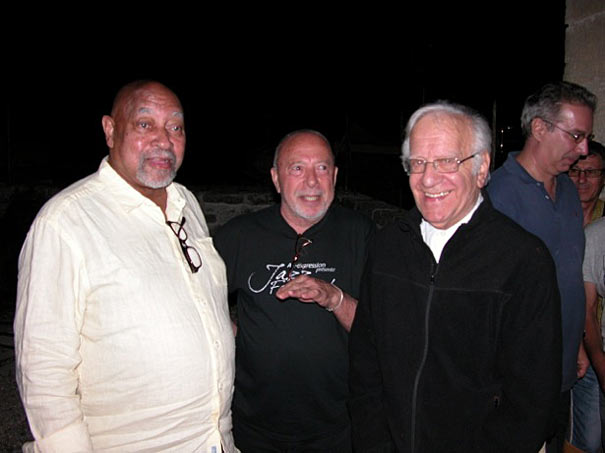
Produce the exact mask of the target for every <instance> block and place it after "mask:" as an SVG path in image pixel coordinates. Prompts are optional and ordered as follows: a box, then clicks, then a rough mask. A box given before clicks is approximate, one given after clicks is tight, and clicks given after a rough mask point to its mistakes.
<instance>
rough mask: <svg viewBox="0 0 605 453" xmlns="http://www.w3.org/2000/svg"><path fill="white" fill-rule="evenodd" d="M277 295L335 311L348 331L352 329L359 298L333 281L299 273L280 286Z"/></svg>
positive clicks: (280, 297) (339, 320) (335, 314)
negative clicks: (329, 281) (346, 291)
mask: <svg viewBox="0 0 605 453" xmlns="http://www.w3.org/2000/svg"><path fill="white" fill-rule="evenodd" d="M275 296H276V297H277V298H278V299H281V300H284V299H288V298H290V297H292V298H294V299H298V300H299V301H301V302H304V303H316V304H317V305H320V306H322V307H324V308H325V309H326V310H329V311H331V312H333V314H334V316H336V319H337V320H338V322H339V323H340V324H341V325H342V326H343V327H344V328H345V330H346V331H347V332H348V331H349V330H351V324H353V318H355V311H356V310H357V299H355V298H353V297H352V296H350V295H349V294H347V293H345V292H344V291H343V290H342V289H340V288H338V287H337V286H334V285H332V284H331V283H328V282H324V281H323V280H319V279H317V278H313V277H309V276H308V275H299V276H298V277H296V278H295V279H294V280H291V281H289V282H288V283H286V284H285V285H284V286H282V287H281V288H279V289H278V290H277V292H276V293H275Z"/></svg>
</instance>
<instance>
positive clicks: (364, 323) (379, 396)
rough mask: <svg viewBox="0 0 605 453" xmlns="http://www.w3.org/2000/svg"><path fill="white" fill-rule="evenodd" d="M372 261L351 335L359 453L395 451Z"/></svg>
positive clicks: (354, 424)
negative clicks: (386, 403)
mask: <svg viewBox="0 0 605 453" xmlns="http://www.w3.org/2000/svg"><path fill="white" fill-rule="evenodd" d="M371 268H372V265H371V260H370V261H369V262H368V264H367V266H366V269H365V271H364V272H365V273H364V275H363V277H362V285H361V296H360V303H359V305H358V307H357V313H356V315H355V320H354V322H353V325H352V328H351V333H350V334H349V364H350V366H349V386H350V391H351V395H350V398H349V402H348V406H349V414H350V416H351V431H352V441H353V448H354V450H355V451H359V452H367V453H370V452H371V453H383V452H384V453H386V452H392V451H395V446H394V444H393V440H392V438H391V432H390V430H389V426H388V422H387V417H386V413H385V408H384V405H383V383H382V372H381V370H380V366H379V359H378V353H377V349H376V335H375V330H376V329H375V325H376V321H375V320H374V316H373V312H372V304H373V303H375V302H376V301H374V300H373V299H372V290H371V287H372V279H371V275H372V273H371Z"/></svg>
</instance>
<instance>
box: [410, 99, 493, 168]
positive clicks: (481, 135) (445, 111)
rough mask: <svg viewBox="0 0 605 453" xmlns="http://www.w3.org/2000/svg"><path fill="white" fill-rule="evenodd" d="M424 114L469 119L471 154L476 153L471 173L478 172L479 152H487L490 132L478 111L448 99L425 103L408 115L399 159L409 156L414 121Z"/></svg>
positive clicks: (490, 137) (489, 144)
mask: <svg viewBox="0 0 605 453" xmlns="http://www.w3.org/2000/svg"><path fill="white" fill-rule="evenodd" d="M426 115H446V116H451V117H462V118H463V119H465V120H468V121H470V126H471V131H472V134H473V138H474V140H473V144H472V149H471V154H476V156H475V157H474V158H473V174H474V175H476V174H477V173H478V172H479V168H480V166H481V161H482V159H481V153H489V152H490V150H491V145H492V132H491V129H490V127H489V125H488V124H487V121H486V120H485V118H483V116H481V115H480V114H479V113H478V112H476V111H475V110H473V109H471V108H470V107H467V106H464V105H460V104H453V103H450V102H448V101H437V102H435V103H432V104H427V105H425V106H423V107H421V108H419V109H418V110H416V111H415V112H414V113H412V116H410V119H409V120H408V123H407V125H406V127H405V140H404V141H403V145H402V147H401V161H402V162H403V161H405V160H406V159H408V158H409V157H410V136H411V135H412V130H413V129H414V127H415V126H416V123H418V121H419V120H420V119H421V118H423V117H424V116H426Z"/></svg>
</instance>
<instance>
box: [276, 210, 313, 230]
mask: <svg viewBox="0 0 605 453" xmlns="http://www.w3.org/2000/svg"><path fill="white" fill-rule="evenodd" d="M280 213H281V216H282V217H283V219H284V220H285V221H286V223H287V224H288V225H289V226H290V228H292V229H293V230H294V231H296V234H303V233H304V232H305V231H307V230H308V229H309V228H311V227H312V226H313V225H315V224H316V223H317V222H319V220H321V219H318V220H315V221H313V220H309V219H305V218H302V217H296V216H291V215H289V212H288V211H287V209H285V208H284V205H283V204H282V206H281V209H280Z"/></svg>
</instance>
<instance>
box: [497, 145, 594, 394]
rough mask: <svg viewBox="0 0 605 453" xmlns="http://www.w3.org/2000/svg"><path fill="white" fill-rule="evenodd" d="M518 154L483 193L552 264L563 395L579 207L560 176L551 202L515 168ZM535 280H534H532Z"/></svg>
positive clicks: (576, 289)
mask: <svg viewBox="0 0 605 453" xmlns="http://www.w3.org/2000/svg"><path fill="white" fill-rule="evenodd" d="M518 154H519V153H510V154H509V155H508V158H507V160H506V162H504V165H502V167H500V168H499V169H498V170H496V171H495V172H494V174H493V175H492V179H491V182H490V183H489V185H488V187H487V191H488V193H489V196H490V199H491V201H492V203H493V205H494V207H495V208H496V209H498V210H499V211H500V212H502V213H504V214H506V215H507V216H508V217H510V218H511V219H513V220H514V221H515V222H517V223H518V224H519V225H521V226H522V227H523V228H525V229H526V230H527V231H529V232H530V233H533V234H535V235H536V236H538V237H539V238H540V239H542V241H543V242H544V243H545V244H546V246H547V247H548V250H549V251H550V253H551V255H552V257H553V259H554V261H555V265H556V268H557V280H558V283H559V292H560V293H561V315H562V316H561V317H562V331H563V363H562V366H563V376H562V384H561V385H562V388H561V390H562V391H566V390H569V389H570V388H571V387H572V386H573V384H574V383H575V381H576V362H577V356H578V348H579V346H580V341H582V332H583V331H584V317H585V295H584V281H583V277H582V261H583V260H584V229H583V227H582V219H583V216H582V205H581V204H580V198H579V196H578V192H577V190H576V187H575V186H574V184H573V182H571V180H570V179H569V177H568V176H567V175H566V174H564V173H561V174H560V175H558V176H557V183H556V195H555V200H553V199H552V198H551V197H550V195H549V194H548V192H547V191H546V189H545V188H544V184H543V183H542V182H540V181H536V180H535V179H534V178H533V177H532V176H531V175H530V174H529V173H528V172H527V171H526V170H525V169H524V168H523V167H522V166H521V164H519V162H518V161H517V159H516V157H517V156H518ZM502 239H503V240H506V238H502ZM527 271H528V272H531V269H528V270H527ZM538 279H540V276H539V275H536V280H538Z"/></svg>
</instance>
